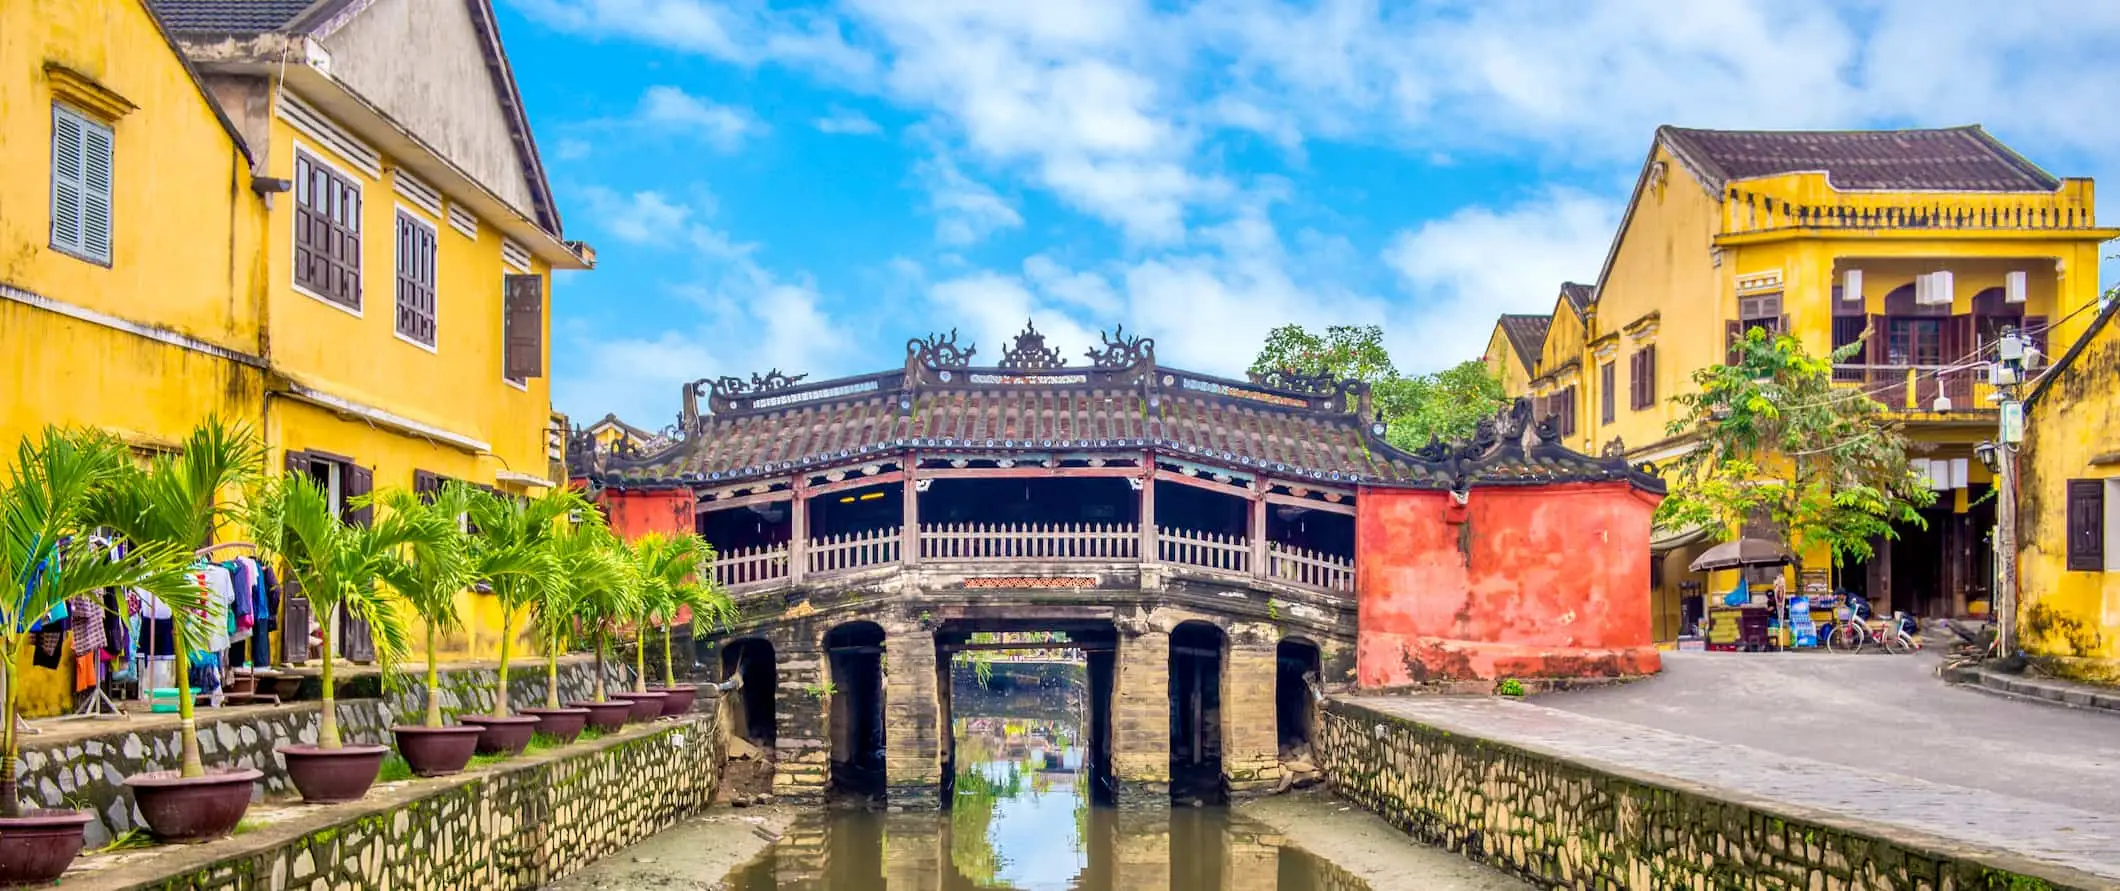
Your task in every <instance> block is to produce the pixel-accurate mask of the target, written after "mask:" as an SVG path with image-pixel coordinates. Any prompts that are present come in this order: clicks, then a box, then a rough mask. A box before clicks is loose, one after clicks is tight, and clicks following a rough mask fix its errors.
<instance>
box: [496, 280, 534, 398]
mask: <svg viewBox="0 0 2120 891" xmlns="http://www.w3.org/2000/svg"><path fill="white" fill-rule="evenodd" d="M502 291H503V292H504V293H503V295H502V296H503V298H504V299H505V301H506V304H507V305H506V306H505V307H504V308H503V310H502V313H501V321H502V324H503V325H504V330H503V331H502V332H501V335H502V344H501V346H502V357H501V362H502V368H501V376H502V377H503V378H505V379H507V380H508V381H511V382H513V383H516V384H524V383H527V382H528V381H529V380H530V379H531V378H533V377H538V376H541V375H543V374H544V371H545V277H544V276H541V275H510V276H508V277H507V279H506V281H505V286H504V287H503V288H502Z"/></svg>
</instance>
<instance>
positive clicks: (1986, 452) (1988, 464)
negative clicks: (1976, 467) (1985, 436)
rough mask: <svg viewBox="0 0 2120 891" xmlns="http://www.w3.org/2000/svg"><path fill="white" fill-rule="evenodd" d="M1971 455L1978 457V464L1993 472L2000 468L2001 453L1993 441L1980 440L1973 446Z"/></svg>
mask: <svg viewBox="0 0 2120 891" xmlns="http://www.w3.org/2000/svg"><path fill="white" fill-rule="evenodd" d="M1973 457H1975V458H1979V459H1980V466H1982V467H1985V468H1987V469H1988V472H1989V473H1994V472H1996V471H1998V470H2001V469H2002V453H2001V450H2000V449H1997V448H1995V444H1994V443H1993V442H1982V443H1981V444H1979V445H1976V446H1974V447H1973Z"/></svg>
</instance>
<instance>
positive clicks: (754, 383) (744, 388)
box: [707, 368, 809, 399]
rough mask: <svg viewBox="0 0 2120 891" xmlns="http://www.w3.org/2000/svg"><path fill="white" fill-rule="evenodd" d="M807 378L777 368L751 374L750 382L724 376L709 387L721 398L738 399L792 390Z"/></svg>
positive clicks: (804, 375) (805, 375)
mask: <svg viewBox="0 0 2120 891" xmlns="http://www.w3.org/2000/svg"><path fill="white" fill-rule="evenodd" d="M806 377H809V375H807V374H782V373H781V371H780V369H778V368H775V369H772V370H770V371H767V372H766V373H765V374H759V373H758V372H755V371H754V372H751V379H750V380H749V381H745V380H744V379H742V378H739V377H734V376H731V375H723V376H721V377H718V378H715V379H714V380H713V381H712V382H711V383H709V384H708V385H707V386H708V387H709V388H711V389H712V390H713V391H714V395H715V396H717V397H719V398H722V399H736V398H740V397H744V396H756V395H758V394H760V393H770V392H772V391H774V390H786V389H790V388H792V387H794V386H795V385H796V384H799V383H802V380H803V378H806Z"/></svg>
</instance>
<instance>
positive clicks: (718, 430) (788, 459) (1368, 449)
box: [585, 330, 1655, 488]
mask: <svg viewBox="0 0 2120 891" xmlns="http://www.w3.org/2000/svg"><path fill="white" fill-rule="evenodd" d="M1106 343H1107V346H1106V348H1105V349H1104V350H1102V351H1092V362H1093V363H1094V364H1092V365H1089V366H1078V367H1067V366H1065V365H1064V364H1063V362H1062V360H1060V359H1059V357H1058V354H1057V352H1056V351H1051V350H1045V349H1044V348H1043V338H1042V337H1041V336H1039V335H1038V334H1037V333H1036V331H1035V330H1032V331H1026V332H1025V333H1024V334H1023V335H1021V336H1019V337H1018V338H1017V345H1016V348H1015V349H1012V350H1009V351H1008V357H1009V358H1007V359H1004V360H1003V362H1002V364H1001V365H999V366H994V367H972V366H971V365H970V357H971V354H972V353H973V352H975V351H976V350H975V349H972V350H963V351H958V350H957V349H956V346H955V343H954V340H944V339H941V338H929V339H927V340H915V341H913V342H912V343H911V344H909V345H908V352H909V356H908V361H907V363H906V367H905V368H904V369H903V370H895V371H888V372H882V373H878V374H872V375H865V376H861V377H853V378H841V379H838V380H831V381H822V382H818V383H810V384H805V383H802V382H801V379H800V378H791V377H788V376H786V375H781V374H779V373H778V372H777V371H776V372H773V373H770V374H766V375H754V376H753V377H752V380H751V381H750V382H744V381H741V380H738V379H736V378H721V379H719V380H716V381H699V382H696V383H694V384H692V385H689V386H688V387H687V388H686V393H685V395H686V400H687V404H686V411H685V421H684V423H683V425H682V426H683V427H684V428H685V429H684V430H683V431H682V432H683V433H684V438H683V439H682V440H680V441H679V442H677V443H676V444H674V445H672V446H671V447H669V448H667V449H664V450H661V451H659V452H657V453H655V454H651V455H646V456H640V457H627V456H615V457H613V458H610V459H606V460H604V461H603V463H602V466H600V467H597V468H592V469H590V470H589V471H588V472H587V473H586V474H585V475H586V476H587V477H588V478H589V479H591V480H593V481H596V482H598V483H600V484H603V485H616V486H622V487H623V486H655V485H665V486H668V485H683V486H692V485H710V484H722V483H726V482H730V481H735V480H744V479H752V478H759V477H769V476H781V475H786V474H789V473H794V472H797V471H805V470H811V469H818V468H824V467H829V466H832V465H844V464H856V463H865V462H870V461H874V460H876V459H877V458H878V457H881V456H885V455H890V454H895V453H901V452H905V451H910V450H919V451H920V452H921V453H923V454H937V453H943V454H948V453H959V454H966V453H970V454H984V455H993V454H1002V453H1030V454H1048V455H1049V454H1054V453H1097V452H1105V453H1122V452H1123V453H1133V454H1138V453H1140V452H1142V451H1155V452H1157V453H1159V454H1164V455H1170V456H1173V457H1175V458H1178V459H1183V460H1191V461H1197V462H1201V463H1207V464H1215V465H1220V466H1224V467H1228V468H1231V469H1238V470H1246V469H1248V470H1252V471H1256V472H1260V473H1264V474H1267V475H1270V476H1277V477H1281V478H1286V479H1312V480H1319V481H1327V482H1344V483H1371V484H1384V485H1401V486H1410V487H1418V488H1450V487H1454V486H1457V485H1459V484H1461V483H1462V482H1464V481H1467V480H1470V481H1474V482H1482V483H1528V482H1553V481H1572V480H1608V479H1609V480H1631V481H1633V482H1635V483H1636V484H1638V485H1649V486H1653V485H1655V484H1654V481H1653V480H1649V479H1647V478H1641V477H1639V476H1638V475H1636V474H1633V473H1632V472H1631V471H1630V470H1629V469H1628V467H1627V465H1626V462H1625V461H1624V460H1623V459H1622V460H1617V461H1615V460H1612V459H1602V458H1592V457H1589V456H1585V455H1581V454H1577V453H1575V452H1571V451H1568V450H1567V449H1565V448H1563V447H1561V446H1560V445H1559V444H1558V443H1557V442H1554V441H1553V437H1551V436H1550V435H1547V436H1545V437H1544V439H1540V438H1539V437H1536V436H1534V437H1533V440H1534V441H1535V443H1534V446H1533V447H1532V448H1530V449H1529V450H1527V449H1525V447H1524V445H1523V442H1522V439H1523V437H1522V435H1521V431H1522V429H1523V428H1524V427H1525V426H1526V425H1528V424H1529V423H1530V420H1529V418H1530V405H1529V403H1528V402H1527V403H1523V404H1521V405H1519V406H1517V407H1516V408H1515V409H1514V410H1513V412H1514V413H1513V414H1512V415H1510V417H1514V418H1516V420H1515V421H1514V423H1515V425H1516V430H1517V431H1518V432H1517V434H1516V435H1514V436H1509V435H1502V434H1500V433H1498V432H1497V430H1498V429H1499V427H1506V426H1507V424H1508V423H1509V422H1508V421H1507V419H1506V418H1505V419H1502V420H1498V421H1496V422H1494V423H1492V424H1490V425H1488V427H1487V428H1485V430H1484V439H1483V440H1482V439H1476V440H1475V442H1473V443H1470V444H1443V443H1432V444H1430V445H1429V446H1428V447H1425V448H1423V449H1421V450H1419V451H1418V452H1406V451H1401V450H1399V449H1397V448H1393V447H1392V446H1391V445H1389V444H1388V443H1386V442H1385V441H1384V439H1383V437H1382V435H1381V433H1382V425H1381V424H1377V423H1375V422H1374V421H1373V420H1372V419H1371V418H1370V417H1369V410H1368V388H1367V387H1366V386H1365V385H1363V384H1361V383H1359V382H1354V381H1334V380H1330V379H1327V378H1306V377H1300V376H1295V375H1285V374H1276V375H1269V376H1266V377H1264V378H1260V379H1255V380H1253V381H1251V382H1242V381H1232V380H1226V379H1222V378H1216V377H1211V376H1207V375H1200V374H1194V373H1191V372H1184V371H1178V370H1176V369H1171V368H1160V367H1158V366H1157V365H1156V364H1155V354H1154V342H1153V341H1148V340H1142V339H1128V338H1125V337H1123V336H1121V337H1118V338H1110V337H1108V338H1107V340H1106ZM1025 357H1028V358H1027V359H1026V358H1025ZM702 395H705V396H707V397H708V398H709V403H710V408H711V411H710V412H709V413H706V414H701V413H699V412H698V407H697V399H698V397H699V396H702ZM1543 432H1545V433H1547V434H1550V432H1551V431H1550V430H1544V431H1543Z"/></svg>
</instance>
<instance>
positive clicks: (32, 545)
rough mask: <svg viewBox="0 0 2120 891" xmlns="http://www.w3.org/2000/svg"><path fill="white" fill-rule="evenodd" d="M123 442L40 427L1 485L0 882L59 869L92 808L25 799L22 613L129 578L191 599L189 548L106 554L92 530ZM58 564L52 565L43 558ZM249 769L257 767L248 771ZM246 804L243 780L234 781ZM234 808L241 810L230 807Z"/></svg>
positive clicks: (150, 547) (164, 546)
mask: <svg viewBox="0 0 2120 891" xmlns="http://www.w3.org/2000/svg"><path fill="white" fill-rule="evenodd" d="M127 460H128V458H127V453H126V449H125V446H124V445H123V444H122V443H119V442H118V441H117V440H116V439H115V438H113V437H111V436H109V435H107V434H101V433H88V432H78V431H62V430H59V429H57V428H53V427H47V428H45V429H44V432H43V434H42V435H41V436H40V437H39V438H38V439H36V440H30V439H24V440H22V442H21V443H20V444H19V445H18V446H17V448H16V451H15V465H14V468H13V469H12V470H11V471H10V472H9V475H8V479H7V481H6V483H5V484H4V485H0V573H4V574H5V577H6V579H7V583H6V584H7V589H6V590H7V593H6V595H5V596H0V674H4V675H5V677H6V681H7V684H6V686H7V695H6V697H5V703H4V706H0V742H4V748H5V751H4V752H0V885H16V884H43V883H46V882H50V881H52V880H54V879H57V878H58V877H59V874H60V873H63V872H65V871H66V867H67V866H68V865H69V864H71V863H73V862H74V857H75V855H77V854H79V853H81V840H82V836H83V833H84V830H85V828H86V827H87V826H88V821H89V820H90V819H91V818H92V815H91V814H88V813H84V812H82V811H75V810H58V809H42V808H24V807H23V806H22V799H21V794H20V791H19V788H18V784H19V779H18V776H17V774H16V770H17V767H16V765H17V761H18V759H19V758H20V756H21V746H22V739H21V737H20V736H18V735H17V734H16V732H15V727H16V724H15V722H16V714H17V699H16V691H17V690H20V689H21V683H20V681H21V678H20V677H19V675H18V669H17V668H16V666H17V665H19V664H21V657H22V651H23V648H24V647H26V646H27V645H28V643H29V635H30V631H29V627H30V625H31V623H33V622H35V621H36V620H38V619H40V618H42V617H44V616H45V615H47V614H49V613H50V612H51V611H52V608H53V607H55V606H57V605H58V604H61V603H65V602H66V601H67V600H68V599H69V598H73V597H81V596H85V595H88V594H90V593H91V592H94V591H96V590H98V589H101V588H136V589H139V590H143V591H146V592H148V593H150V594H153V595H155V596H156V597H159V598H161V599H162V600H164V601H165V602H168V603H170V604H171V605H172V606H175V607H177V608H180V609H181V608H196V607H197V605H198V604H197V601H198V600H199V599H200V593H199V589H198V587H197V586H196V585H193V584H192V582H191V578H190V577H189V576H187V575H186V574H185V571H184V570H185V567H186V566H187V565H189V563H190V558H191V552H190V550H189V549H187V548H184V547H181V546H179V545H176V544H174V543H171V542H147V543H145V544H142V545H139V546H137V547H134V548H133V549H132V550H131V551H130V552H128V553H126V554H125V555H124V556H123V557H121V558H117V559H113V556H114V555H113V553H112V545H110V544H109V543H107V542H105V541H104V540H102V539H99V538H96V537H93V536H91V535H90V534H89V533H90V532H91V531H92V530H94V529H95V527H96V525H97V524H96V523H95V521H94V519H93V504H94V502H95V500H96V499H97V498H98V497H99V493H100V491H101V490H103V489H104V488H105V487H107V486H109V485H111V484H112V483H113V482H114V481H115V480H116V479H117V478H118V476H119V473H120V469H121V468H122V467H123V466H124V465H125V464H126V463H127ZM53 566H63V567H65V568H66V570H67V571H65V572H63V573H54V572H49V571H47V570H48V568H49V567H53ZM250 775H251V778H252V779H255V778H256V777H257V775H258V774H257V772H256V771H251V772H250ZM240 788H241V790H242V792H243V803H244V804H245V805H248V804H249V801H250V786H249V783H248V781H245V782H244V784H243V785H242V786H241V787H240ZM238 813H241V812H240V811H238Z"/></svg>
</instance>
